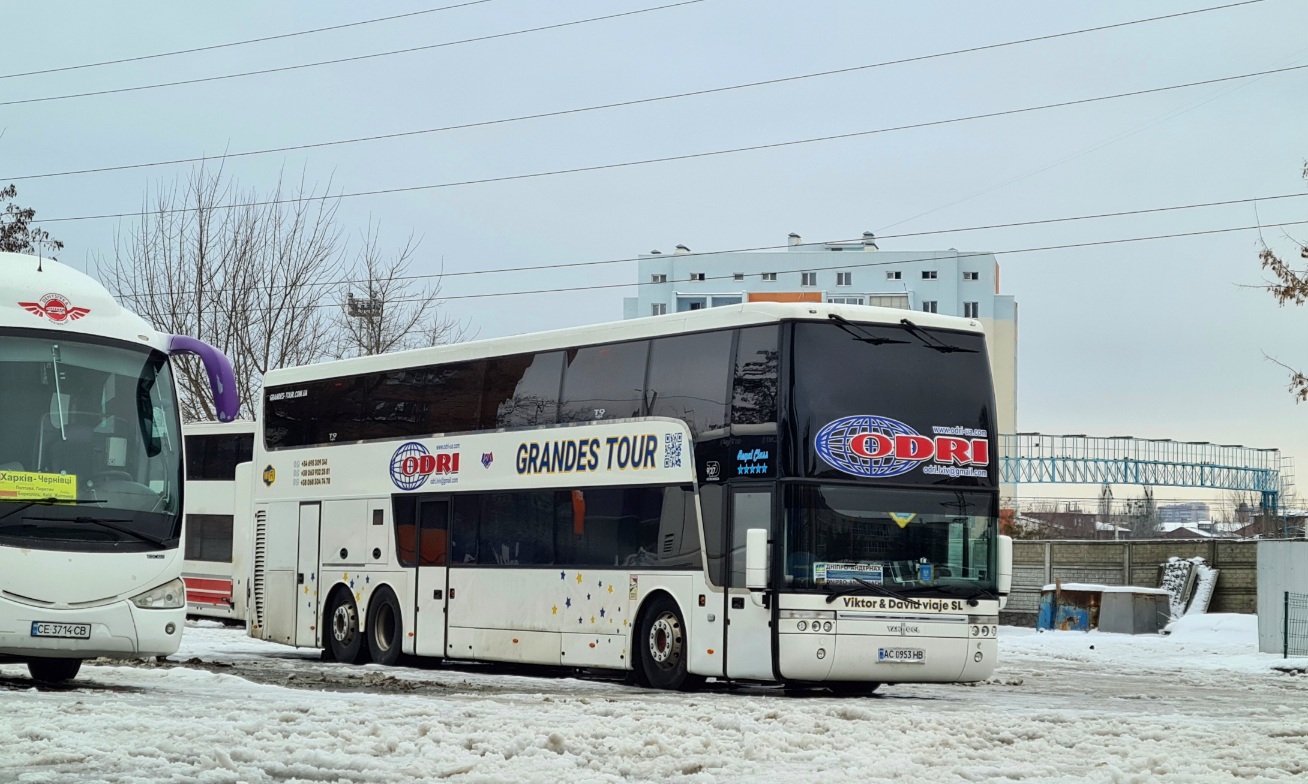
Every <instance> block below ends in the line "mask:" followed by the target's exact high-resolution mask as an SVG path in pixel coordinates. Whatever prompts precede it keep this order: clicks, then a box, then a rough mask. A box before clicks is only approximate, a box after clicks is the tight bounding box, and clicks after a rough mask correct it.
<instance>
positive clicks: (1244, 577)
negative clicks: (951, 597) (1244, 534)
mask: <svg viewBox="0 0 1308 784" xmlns="http://www.w3.org/2000/svg"><path fill="white" fill-rule="evenodd" d="M1257 547H1258V543H1257V542H1256V541H1251V540H1228V539H1135V540H1132V541H1129V542H1096V541H1035V540H1023V539H1019V540H1017V541H1015V542H1013V589H1012V593H1011V594H1010V595H1009V597H1008V606H1007V607H1005V608H1004V612H1003V613H1002V614H1001V618H1000V622H1001V623H1006V624H1013V625H1017V626H1034V625H1035V620H1036V615H1037V613H1038V612H1039V603H1040V589H1041V588H1043V587H1044V586H1046V585H1049V584H1051V583H1053V582H1054V581H1055V580H1062V581H1063V582H1065V583H1099V584H1101V585H1135V586H1139V587H1142V588H1158V587H1159V585H1160V578H1161V577H1162V564H1163V563H1166V561H1167V559H1168V558H1170V557H1172V556H1175V557H1177V558H1193V557H1195V556H1200V557H1202V558H1203V559H1204V560H1206V561H1207V562H1208V565H1209V566H1212V567H1214V568H1216V569H1220V570H1221V574H1219V575H1218V577H1217V589H1216V591H1215V592H1214V593H1213V600H1212V603H1211V604H1210V605H1209V607H1208V611H1209V612H1224V613H1254V612H1256V611H1257V606H1258V581H1257V577H1258V553H1257Z"/></svg>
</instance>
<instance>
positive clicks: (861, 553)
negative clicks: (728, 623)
mask: <svg viewBox="0 0 1308 784" xmlns="http://www.w3.org/2000/svg"><path fill="white" fill-rule="evenodd" d="M994 503H995V496H994V494H993V493H986V492H963V491H938V490H923V491H917V490H898V489H880V488H869V487H858V486H853V485H835V484H807V483H806V484H795V485H789V486H788V487H787V492H786V516H785V525H786V530H785V537H784V541H785V587H786V588H787V589H788V590H833V589H842V590H843V589H849V588H853V589H857V588H863V589H866V590H868V591H871V592H874V593H882V592H884V593H893V594H905V593H916V594H933V593H934V594H946V595H964V596H968V597H973V596H978V597H980V596H983V595H984V594H987V593H990V594H993V592H994V591H995V588H996V574H995V548H994V546H993V545H992V541H993V538H994V535H995V529H996V525H995V523H996V520H995V517H994V513H995V510H994V509H993V508H992V507H993V505H994Z"/></svg>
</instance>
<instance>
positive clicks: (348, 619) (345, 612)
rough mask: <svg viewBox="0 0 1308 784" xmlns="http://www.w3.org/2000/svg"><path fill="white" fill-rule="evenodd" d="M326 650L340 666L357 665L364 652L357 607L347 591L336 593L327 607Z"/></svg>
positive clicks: (361, 659)
mask: <svg viewBox="0 0 1308 784" xmlns="http://www.w3.org/2000/svg"><path fill="white" fill-rule="evenodd" d="M327 632H328V634H327V649H328V650H329V651H331V654H332V658H333V659H335V660H336V661H338V662H341V663H342V664H359V663H361V662H362V661H363V659H364V656H365V651H364V647H363V635H362V634H360V633H359V605H357V604H355V603H354V597H353V596H351V595H350V592H349V591H337V592H336V593H335V594H333V595H332V600H331V603H330V604H329V605H328V606H327Z"/></svg>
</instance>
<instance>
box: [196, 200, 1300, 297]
mask: <svg viewBox="0 0 1308 784" xmlns="http://www.w3.org/2000/svg"><path fill="white" fill-rule="evenodd" d="M1304 197H1308V193H1284V194H1279V195H1275V196H1256V197H1252V198H1245V199H1227V200H1224V201H1209V202H1199V203H1194V204H1177V205H1169V206H1166V207H1146V208H1143V209H1138V210H1118V211H1116V212H1101V213H1094V214H1089V215H1072V216H1066V217H1062V218H1042V219H1039V220H1026V221H1013V222H1010V223H991V224H985V225H979V226H960V227H956V228H952V229H934V230H930V231H915V232H905V233H903V234H879V235H877V239H878V240H888V239H902V238H904V237H924V236H931V235H940V234H956V233H962V232H968V231H986V230H990V229H1011V228H1019V227H1023V226H1044V225H1050V224H1055V223H1069V222H1074V221H1083V220H1099V219H1103V218H1121V217H1126V216H1130V215H1149V214H1154V213H1162V212H1177V211H1180V210H1193V209H1202V208H1206V207H1227V206H1232V205H1236V204H1253V203H1257V202H1268V201H1279V200H1282V199H1301V198H1304ZM862 239H863V238H862V237H861V236H860V237H853V238H845V239H835V240H822V241H819V242H807V243H804V245H805V246H808V247H821V246H826V245H842V244H847V243H854V242H861V241H862ZM788 247H790V244H789V243H784V244H780V245H753V246H750V247H744V248H729V249H726V250H714V251H699V252H690V253H682V254H678V255H677V256H676V258H678V259H691V258H707V257H711V256H724V255H727V254H732V253H752V252H756V251H766V250H783V249H786V248H788ZM950 258H953V257H952V256H950ZM640 260H641V257H640V256H624V257H621V258H612V259H598V260H591V261H570V262H557V263H551V264H529V265H524V266H519V267H496V268H492V269H482V270H462V271H456V272H431V273H415V274H412V275H396V276H394V277H393V278H390V280H397V281H416V280H431V279H438V278H439V279H444V278H461V277H467V276H472V275H496V274H503V273H510V272H538V271H540V270H547V269H548V270H558V269H568V268H575V267H600V266H608V265H612V264H627V263H630V262H633V261H640ZM914 261H917V259H914ZM885 263H886V264H898V263H901V262H885ZM841 269H844V267H841ZM368 282H369V281H368V279H366V278H340V279H337V280H327V281H321V282H318V283H310V284H306V285H307V286H348V285H351V284H360V283H368ZM284 288H285V287H280V288H279V289H277V290H282V289H284ZM209 291H211V292H213V293H215V294H218V293H223V292H226V291H229V289H221V288H210V289H209ZM173 293H175V294H194V293H195V292H194V291H188V290H183V291H177V292H173Z"/></svg>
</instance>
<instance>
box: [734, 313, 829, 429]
mask: <svg viewBox="0 0 1308 784" xmlns="http://www.w3.org/2000/svg"><path fill="white" fill-rule="evenodd" d="M779 334H780V330H779V329H778V328H777V327H774V326H769V327H749V328H748V329H742V330H740V340H739V342H738V343H737V346H736V362H735V370H734V373H733V378H732V383H731V423H732V424H734V425H759V424H764V423H767V422H776V421H777V382H778V379H779V378H780V357H781V352H780V351H779V350H778V346H777V338H778V336H779ZM825 380H826V381H828V382H829V381H830V378H829V377H828V378H827V379H825Z"/></svg>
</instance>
